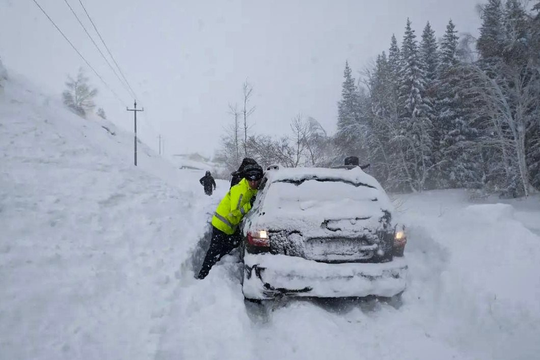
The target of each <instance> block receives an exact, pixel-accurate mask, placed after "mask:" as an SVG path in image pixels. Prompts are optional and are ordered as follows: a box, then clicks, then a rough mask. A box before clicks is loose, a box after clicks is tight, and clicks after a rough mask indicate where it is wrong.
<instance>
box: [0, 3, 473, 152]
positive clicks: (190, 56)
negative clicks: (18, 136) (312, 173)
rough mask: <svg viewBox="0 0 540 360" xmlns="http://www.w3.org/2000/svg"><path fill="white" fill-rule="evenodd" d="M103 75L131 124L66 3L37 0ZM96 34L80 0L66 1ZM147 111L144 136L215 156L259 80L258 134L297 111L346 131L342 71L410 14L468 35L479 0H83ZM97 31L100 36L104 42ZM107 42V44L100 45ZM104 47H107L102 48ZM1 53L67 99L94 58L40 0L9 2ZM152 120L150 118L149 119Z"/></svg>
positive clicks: (109, 104) (104, 102) (381, 44)
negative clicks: (245, 92)
mask: <svg viewBox="0 0 540 360" xmlns="http://www.w3.org/2000/svg"><path fill="white" fill-rule="evenodd" d="M37 1H38V3H39V4H40V5H41V6H42V7H43V8H44V9H45V11H46V12H47V13H48V14H49V16H50V17H51V18H52V19H53V20H54V21H55V22H56V24H57V25H58V26H59V27H60V29H62V31H64V33H65V34H66V36H67V37H68V38H69V39H70V40H71V41H72V42H73V43H74V45H75V46H76V47H77V48H78V49H79V51H80V52H81V53H82V54H83V55H84V56H85V57H86V58H87V60H88V61H89V62H90V64H91V65H92V66H93V67H94V68H95V69H96V70H97V72H98V73H99V74H100V75H101V76H102V77H103V78H104V79H105V81H106V82H107V83H109V84H110V86H111V87H112V88H114V90H115V91H116V92H117V93H118V94H119V95H120V97H121V98H122V102H120V101H118V100H117V99H116V98H115V97H114V96H113V95H112V93H111V92H110V91H109V90H107V88H106V87H105V85H103V84H102V83H101V82H100V80H99V79H98V78H97V77H96V76H95V75H94V74H93V73H92V72H91V71H90V69H88V68H87V70H88V71H87V74H88V75H89V76H90V78H91V80H92V84H93V85H95V86H96V87H97V88H98V89H99V90H100V94H99V96H98V98H97V103H98V106H101V107H103V108H104V109H105V111H106V113H107V114H108V117H109V119H111V120H113V121H115V122H116V123H118V124H119V125H120V126H122V127H126V128H129V129H131V128H132V126H133V125H132V123H133V120H132V119H133V118H132V113H128V112H126V111H125V106H126V105H130V106H131V105H132V102H133V100H132V99H131V97H130V96H129V94H128V92H127V91H126V90H124V88H123V87H122V86H121V85H120V82H119V81H118V80H117V79H116V77H115V76H114V74H113V73H112V71H111V70H110V69H109V67H108V66H107V64H106V63H105V61H104V60H103V59H102V58H101V56H100V55H99V53H98V51H97V50H96V49H95V48H94V46H93V44H92V43H91V41H90V40H89V39H88V37H87V36H86V34H85V33H84V30H83V29H82V28H81V26H80V25H79V24H78V22H77V20H76V19H75V17H74V16H73V15H72V13H71V12H70V10H69V8H68V6H67V5H66V3H65V0H37ZM67 1H68V2H69V3H70V4H71V6H72V7H73V9H74V10H75V11H76V12H77V14H78V15H79V17H80V18H81V20H82V21H83V23H84V24H85V25H87V27H88V29H89V31H90V30H91V32H90V33H91V34H92V35H94V32H93V29H92V26H91V24H90V23H89V21H88V19H87V18H86V17H85V14H84V12H83V10H82V7H81V5H80V3H79V0H67ZM82 2H83V4H84V5H85V6H86V8H87V10H88V12H89V14H90V16H92V18H93V20H94V22H95V23H96V25H97V27H98V30H99V31H100V32H101V34H102V36H103V38H104V39H105V41H106V42H107V45H108V46H109V48H110V50H111V51H112V53H113V55H114V56H115V58H116V60H117V62H118V63H119V65H120V66H121V68H122V70H123V71H124V73H125V75H126V77H127V79H128V80H129V82H130V83H131V85H132V87H133V88H134V90H135V92H136V93H137V94H138V96H139V98H140V103H141V105H143V106H144V108H145V113H144V115H145V116H144V117H143V119H142V120H141V121H142V123H141V124H140V126H139V127H140V135H141V137H142V139H143V140H144V141H145V142H147V143H149V144H150V145H151V146H153V147H154V148H155V149H157V146H158V145H157V144H158V140H157V135H158V133H161V134H162V135H163V137H164V138H165V141H166V144H165V145H166V148H165V151H166V153H167V154H169V155H170V154H172V153H184V152H193V151H198V152H200V153H202V154H205V155H207V156H209V155H212V154H213V153H214V150H215V149H216V148H217V147H218V146H219V138H220V136H221V134H222V133H223V131H224V130H223V129H224V127H225V126H227V124H230V123H231V121H232V118H231V117H230V115H228V114H227V111H228V104H229V103H232V104H234V103H236V102H238V103H239V104H240V103H241V101H242V83H243V82H244V81H245V80H246V79H248V80H249V82H250V83H251V84H252V85H253V87H254V96H253V98H252V105H255V106H256V111H255V112H254V114H253V115H252V117H251V119H250V121H251V123H252V124H253V125H254V126H253V131H254V132H257V133H268V134H271V135H282V134H287V133H288V132H289V123H290V121H291V119H292V118H293V117H295V116H296V115H298V114H303V115H305V116H312V117H314V118H315V119H317V120H319V122H320V123H321V124H322V125H323V127H324V128H325V129H326V130H327V131H328V132H330V133H333V132H334V131H335V127H336V121H337V101H338V100H339V98H340V94H341V83H342V81H343V68H344V64H345V60H348V61H349V63H350V65H351V67H352V68H353V72H354V74H355V76H357V77H358V72H359V71H360V70H362V69H363V68H364V67H365V66H367V65H368V64H369V63H370V62H372V61H373V60H374V59H375V58H376V56H377V55H378V54H379V53H380V52H382V51H383V50H387V48H388V47H389V44H390V38H391V36H392V34H396V37H397V38H398V40H399V41H400V42H401V39H402V36H403V30H404V27H405V23H406V20H407V17H409V18H410V19H411V21H412V23H413V28H414V29H415V30H416V34H417V36H418V38H420V35H421V32H422V29H423V27H424V26H425V24H426V22H427V21H430V22H431V24H432V26H433V28H434V29H435V31H436V35H437V37H438V38H440V37H441V36H442V35H443V34H444V30H445V28H446V24H447V23H448V20H449V19H452V20H453V21H454V23H455V25H456V27H457V30H458V31H459V32H469V33H473V34H477V33H478V27H479V25H480V20H479V18H478V14H477V12H476V9H475V5H476V3H477V1H475V0H452V1H448V0H327V1H326V0H325V1H323V0H302V1H301V0H279V1H269V0H266V1H259V0H245V1H241V0H192V1H187V0H153V1H148V0H82ZM97 39H98V38H97V36H96V41H97ZM98 44H99V43H98ZM103 51H104V53H105V50H104V49H103ZM0 57H2V60H3V62H4V64H5V65H6V67H7V68H8V70H11V71H15V72H17V73H19V74H23V75H25V76H26V77H28V78H30V79H31V80H33V81H34V82H35V83H37V84H39V85H41V86H43V87H44V88H46V89H47V91H49V92H50V93H51V94H53V95H58V97H60V94H61V92H62V91H63V89H64V82H65V79H66V76H67V75H68V74H76V72H77V69H78V68H79V67H80V66H84V62H83V61H82V60H81V59H80V57H79V56H78V55H77V54H76V53H75V51H74V50H73V49H72V48H71V47H70V45H69V44H68V43H67V42H66V41H65V40H64V39H63V37H62V36H61V35H60V34H59V33H58V31H57V30H56V29H55V28H54V27H53V26H52V25H51V24H50V22H49V20H48V19H47V18H46V17H45V16H44V15H43V13H41V11H40V10H39V8H38V7H37V6H36V5H35V3H34V1H33V0H0ZM148 124H151V125H148Z"/></svg>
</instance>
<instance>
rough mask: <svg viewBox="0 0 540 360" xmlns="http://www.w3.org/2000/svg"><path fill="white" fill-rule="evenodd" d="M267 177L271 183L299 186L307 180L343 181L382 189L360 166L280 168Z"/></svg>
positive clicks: (268, 172)
mask: <svg viewBox="0 0 540 360" xmlns="http://www.w3.org/2000/svg"><path fill="white" fill-rule="evenodd" d="M266 177H267V178H268V181H270V182H290V183H294V184H297V185H298V184H301V183H302V182H304V181H307V180H319V181H342V182H346V183H349V184H352V185H354V186H367V187H370V188H376V189H381V185H380V184H379V182H378V181H377V180H375V178H374V177H372V176H371V175H368V174H366V173H365V172H364V171H363V170H362V169H360V167H358V166H357V167H354V168H352V169H344V168H337V169H329V168H307V167H306V168H303V167H298V168H279V169H275V170H274V169H272V170H269V171H267V173H266Z"/></svg>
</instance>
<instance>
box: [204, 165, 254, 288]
mask: <svg viewBox="0 0 540 360" xmlns="http://www.w3.org/2000/svg"><path fill="white" fill-rule="evenodd" d="M262 177H263V169H262V167H260V166H259V165H257V164H252V165H248V166H246V167H245V169H244V178H243V179H242V180H241V181H240V182H239V183H238V184H237V185H234V186H233V187H232V188H231V189H230V190H229V192H228V193H227V195H225V197H224V198H223V199H221V202H220V203H219V205H218V207H217V209H216V212H215V213H214V216H213V217H212V240H211V242H210V248H209V249H208V251H207V252H206V257H205V258H204V262H203V265H202V268H201V271H200V272H199V275H198V276H197V278H198V279H204V278H205V277H206V276H207V275H208V273H209V272H210V269H211V268H212V266H214V264H215V263H217V262H218V261H219V260H220V259H221V258H222V257H223V256H225V255H227V254H228V253H230V252H231V251H232V250H233V249H235V248H236V247H237V246H238V245H240V241H241V240H242V235H241V234H240V229H239V225H240V223H241V222H242V219H243V218H244V216H245V215H246V214H247V212H248V211H249V210H250V209H251V199H252V198H253V197H254V196H255V195H256V194H257V189H258V187H259V183H260V181H261V179H262Z"/></svg>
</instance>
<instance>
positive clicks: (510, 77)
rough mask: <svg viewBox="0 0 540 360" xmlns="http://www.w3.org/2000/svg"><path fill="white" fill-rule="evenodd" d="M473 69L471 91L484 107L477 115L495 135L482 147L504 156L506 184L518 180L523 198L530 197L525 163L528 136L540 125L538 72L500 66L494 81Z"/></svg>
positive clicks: (477, 109) (529, 185) (530, 188)
mask: <svg viewBox="0 0 540 360" xmlns="http://www.w3.org/2000/svg"><path fill="white" fill-rule="evenodd" d="M472 69H473V72H474V74H475V76H476V79H477V82H476V86H475V87H473V88H472V89H471V91H473V92H474V94H475V95H476V96H479V97H480V98H481V99H482V100H483V104H484V106H481V107H477V108H476V109H475V111H476V113H477V116H478V117H479V118H484V119H486V121H487V122H488V124H486V126H488V127H489V128H491V132H492V133H493V134H494V135H495V136H494V137H492V138H490V139H488V140H487V141H486V140H484V144H483V145H484V146H490V147H493V148H495V149H497V150H498V151H500V152H501V154H502V157H503V161H504V167H505V172H506V177H507V182H510V181H511V179H512V178H513V177H516V176H517V177H518V178H519V180H520V182H521V185H522V187H523V194H524V195H525V196H529V195H530V194H531V193H533V192H534V188H533V187H532V185H531V183H530V176H529V170H528V167H527V162H526V154H527V149H526V134H527V132H529V131H530V130H531V129H532V128H533V127H534V126H535V125H536V122H537V119H536V118H535V116H534V115H535V110H536V109H537V108H538V106H539V105H540V101H539V97H540V72H539V69H538V68H537V67H535V66H534V65H532V62H530V61H529V63H528V64H527V65H526V66H524V67H516V66H508V65H501V66H499V67H498V68H497V69H490V70H491V71H489V74H492V75H493V77H490V76H489V75H488V73H487V72H486V71H484V70H482V69H481V68H480V67H478V66H476V65H474V66H473V67H472ZM516 165H517V166H516ZM514 169H515V170H517V173H516V171H514Z"/></svg>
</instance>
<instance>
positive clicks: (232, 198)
mask: <svg viewBox="0 0 540 360" xmlns="http://www.w3.org/2000/svg"><path fill="white" fill-rule="evenodd" d="M256 194H257V190H253V189H251V187H250V186H249V184H248V182H247V180H246V179H242V180H241V181H240V182H239V183H238V184H236V185H234V186H233V187H232V188H231V189H230V190H229V192H228V193H227V195H225V197H224V198H223V199H222V200H221V202H220V203H219V205H218V207H217V209H216V212H215V213H214V216H213V217H212V225H213V226H214V227H215V228H216V229H219V230H221V231H223V232H224V233H225V234H227V235H232V234H234V232H235V231H236V228H237V227H238V224H240V222H241V221H242V219H243V218H244V215H246V214H247V212H248V211H249V210H250V209H251V203H250V200H251V198H252V197H253V196H254V195H256Z"/></svg>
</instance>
